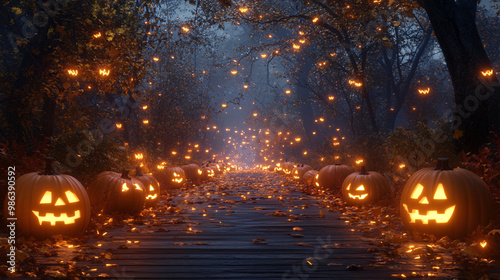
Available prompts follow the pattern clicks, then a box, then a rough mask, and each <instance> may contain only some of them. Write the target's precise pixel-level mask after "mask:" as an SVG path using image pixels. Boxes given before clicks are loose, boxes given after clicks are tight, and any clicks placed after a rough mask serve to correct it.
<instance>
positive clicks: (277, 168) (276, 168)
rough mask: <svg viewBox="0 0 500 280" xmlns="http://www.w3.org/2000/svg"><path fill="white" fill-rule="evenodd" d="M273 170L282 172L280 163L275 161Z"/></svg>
mask: <svg viewBox="0 0 500 280" xmlns="http://www.w3.org/2000/svg"><path fill="white" fill-rule="evenodd" d="M274 171H275V172H278V173H283V168H282V167H281V163H276V167H275V168H274Z"/></svg>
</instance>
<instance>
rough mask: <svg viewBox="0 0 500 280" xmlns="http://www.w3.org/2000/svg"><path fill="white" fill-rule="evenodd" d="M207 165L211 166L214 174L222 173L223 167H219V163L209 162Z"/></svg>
mask: <svg viewBox="0 0 500 280" xmlns="http://www.w3.org/2000/svg"><path fill="white" fill-rule="evenodd" d="M208 167H211V168H212V169H213V171H214V173H215V175H218V174H222V173H223V168H221V165H220V164H219V163H215V162H211V163H209V164H208Z"/></svg>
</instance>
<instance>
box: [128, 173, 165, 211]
mask: <svg viewBox="0 0 500 280" xmlns="http://www.w3.org/2000/svg"><path fill="white" fill-rule="evenodd" d="M134 178H135V179H137V180H138V181H139V182H141V183H142V184H143V185H144V191H145V195H146V201H145V205H146V206H147V207H151V206H154V205H155V204H156V203H157V202H158V200H159V198H160V184H159V183H158V181H157V180H156V179H155V177H153V176H151V175H147V174H142V171H141V168H140V167H136V172H135V177H134Z"/></svg>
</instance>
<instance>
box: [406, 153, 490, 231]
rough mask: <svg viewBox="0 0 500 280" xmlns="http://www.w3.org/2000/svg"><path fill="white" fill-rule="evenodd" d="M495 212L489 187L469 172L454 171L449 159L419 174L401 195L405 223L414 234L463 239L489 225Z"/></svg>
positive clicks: (409, 181)
mask: <svg viewBox="0 0 500 280" xmlns="http://www.w3.org/2000/svg"><path fill="white" fill-rule="evenodd" d="M493 213H494V202H493V197H492V195H491V192H490V190H489V188H488V186H487V185H486V184H485V183H484V182H483V181H482V180H481V178H479V177H478V176H477V175H476V174H474V173H472V172H470V171H468V170H465V169H463V168H455V169H451V168H450V167H449V166H448V159H446V158H440V159H438V162H437V166H436V168H424V169H421V170H419V171H417V172H415V174H413V175H412V176H411V177H410V179H408V182H407V183H406V185H405V187H404V189H403V192H402V194H401V202H400V214H401V220H402V221H403V223H404V224H405V225H406V227H407V228H408V229H409V230H410V231H419V232H424V233H431V234H434V235H436V236H444V235H447V236H449V237H452V238H460V237H464V236H466V235H467V234H469V233H471V232H472V231H474V230H475V229H476V228H477V226H479V225H481V226H485V225H487V224H488V222H489V221H490V219H491V217H492V214H493Z"/></svg>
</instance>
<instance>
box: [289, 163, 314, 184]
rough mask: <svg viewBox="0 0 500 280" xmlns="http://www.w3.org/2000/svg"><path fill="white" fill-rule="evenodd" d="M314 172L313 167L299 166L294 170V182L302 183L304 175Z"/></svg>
mask: <svg viewBox="0 0 500 280" xmlns="http://www.w3.org/2000/svg"><path fill="white" fill-rule="evenodd" d="M309 170H312V167H311V166H309V165H304V164H299V165H297V166H296V167H294V168H293V169H292V176H293V179H294V180H297V181H300V180H302V177H304V174H305V173H306V172H307V171H309Z"/></svg>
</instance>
